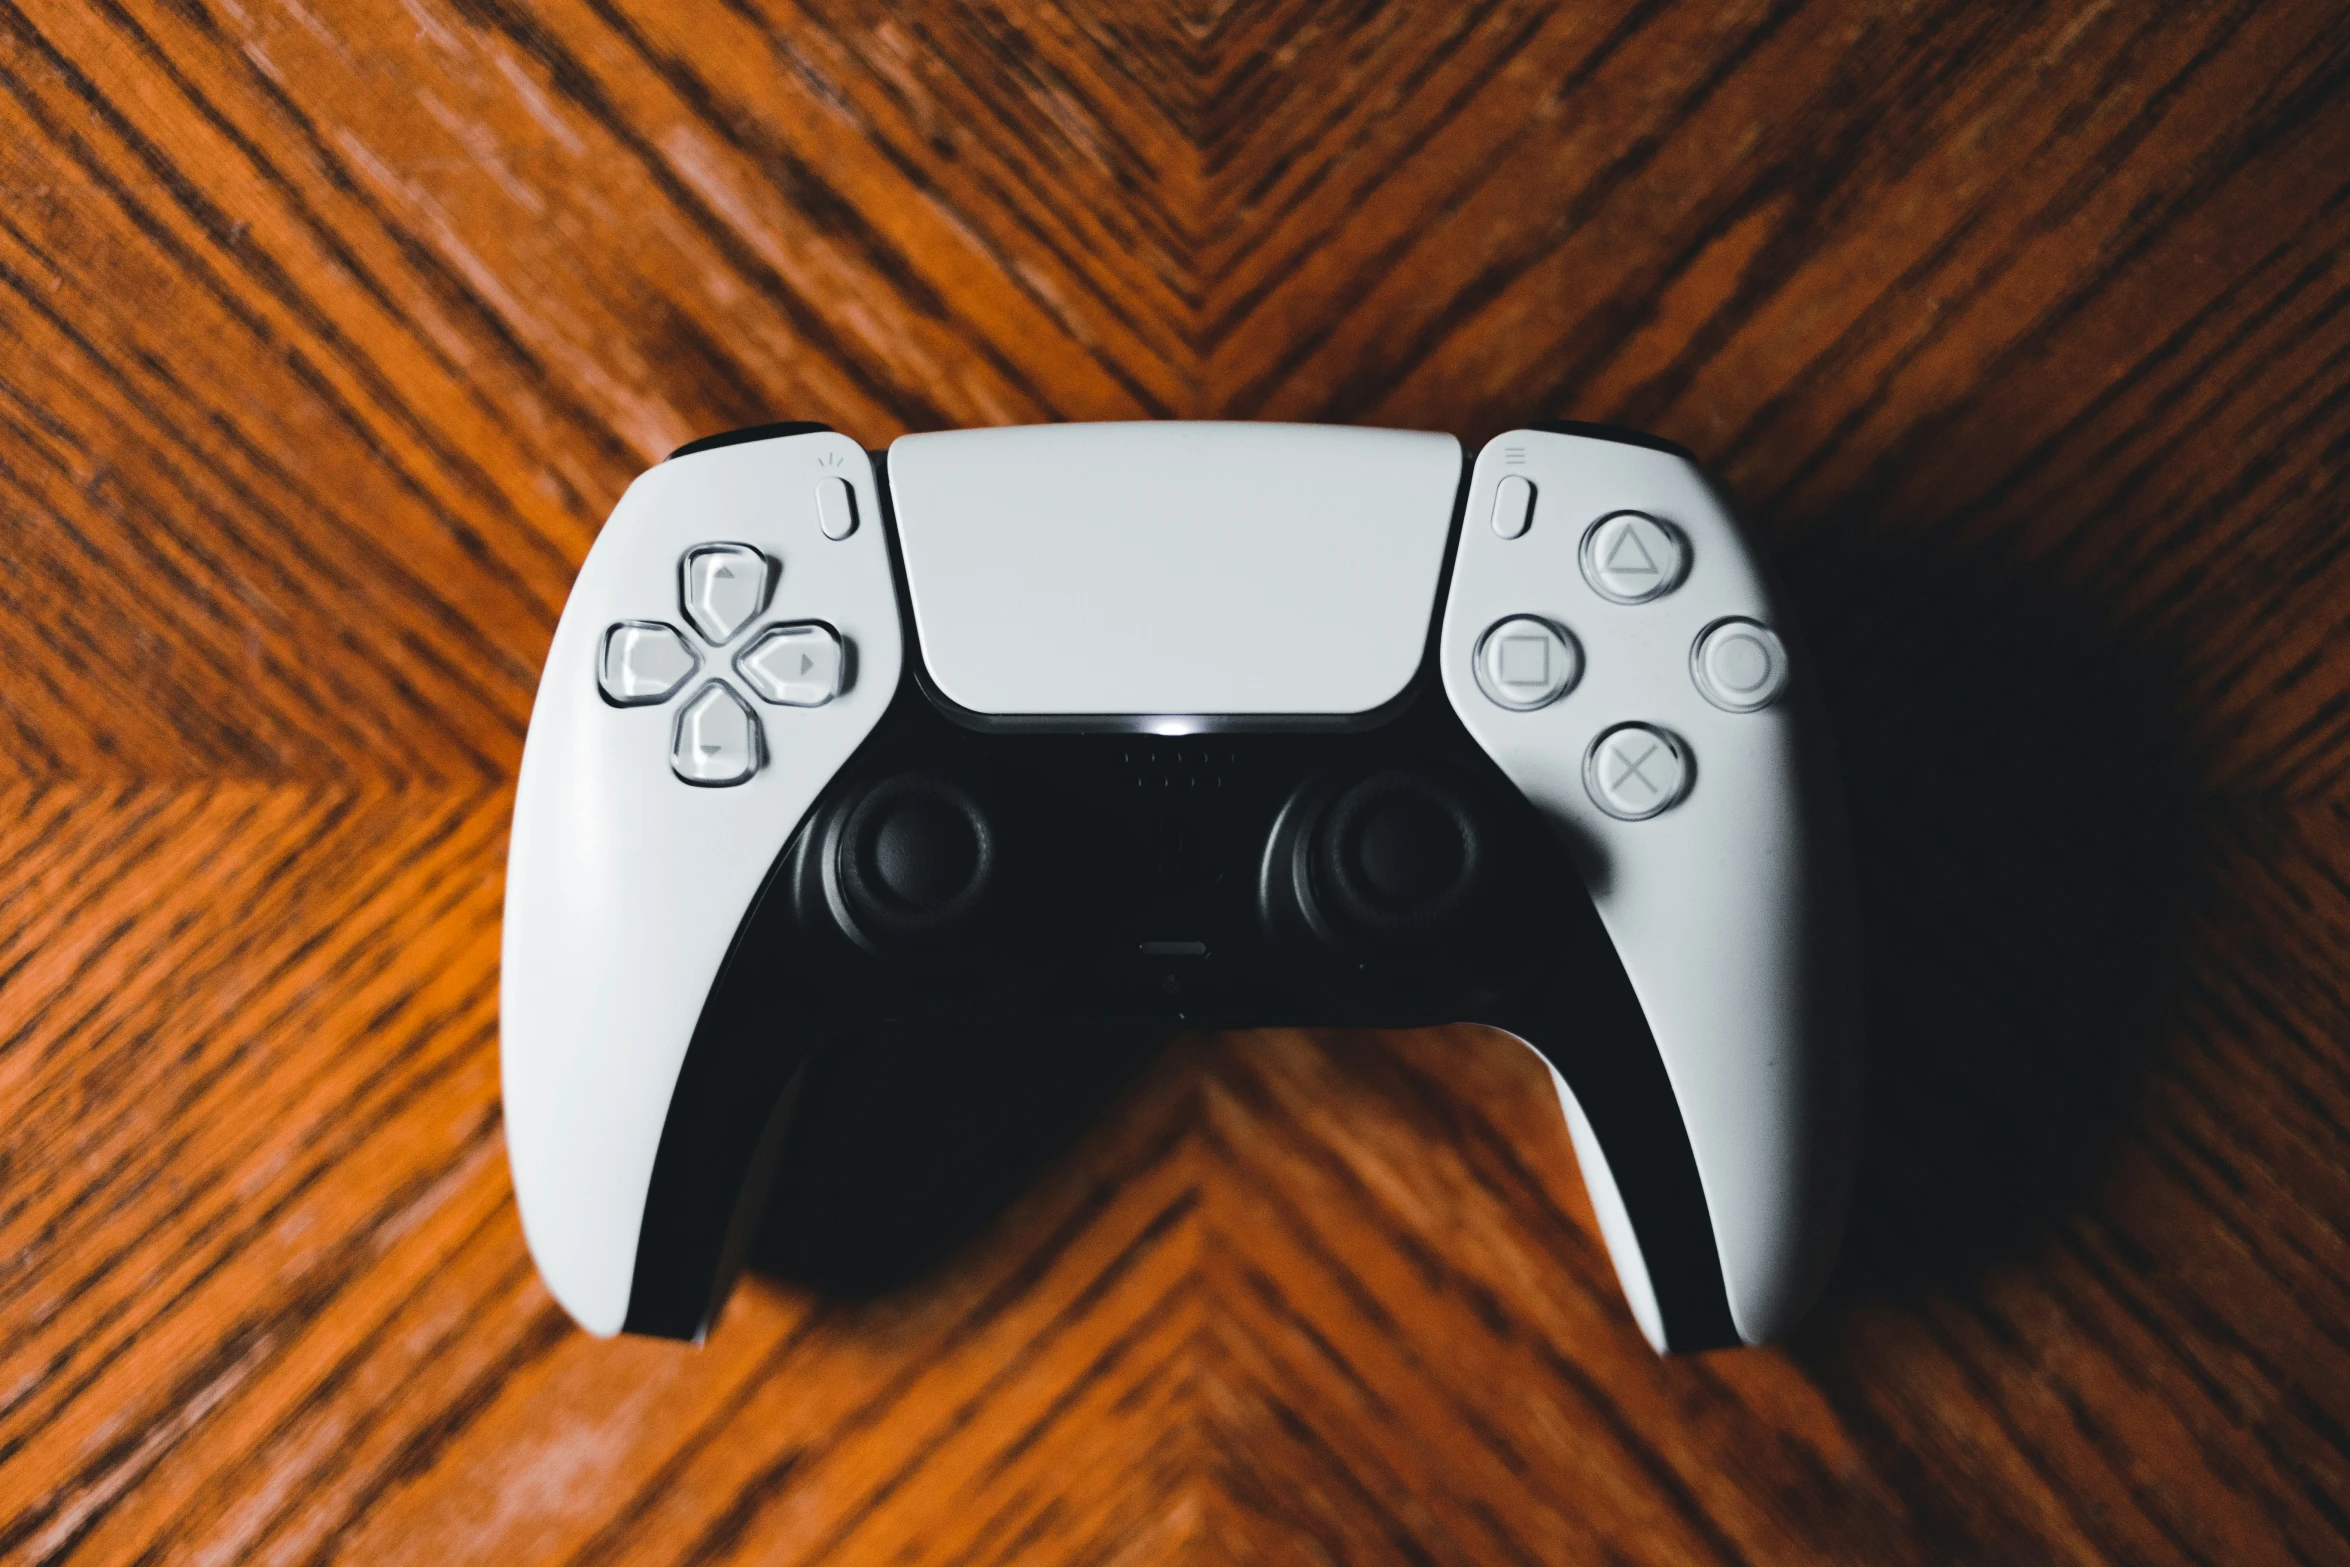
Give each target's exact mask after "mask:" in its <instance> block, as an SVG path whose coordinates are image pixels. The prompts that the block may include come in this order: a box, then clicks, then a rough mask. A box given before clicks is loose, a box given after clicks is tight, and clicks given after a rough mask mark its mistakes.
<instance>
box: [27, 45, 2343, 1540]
mask: <svg viewBox="0 0 2350 1567" xmlns="http://www.w3.org/2000/svg"><path fill="white" fill-rule="evenodd" d="M2346 307H2350V12H2345V11H2344V10H2343V9H2342V8H2341V7H2339V6H2337V5H2329V4H2325V3H2323V0H2291V3H2287V0H2275V3H2255V0H2234V3H2222V0H2191V3H2187V4H2182V5H2176V6H2163V7H2128V6H2120V7H2114V6H2106V7H2065V8H2050V9H2046V10H2042V9H2038V8H2028V7H2008V6H1980V5H1965V4H1959V3H1954V0H1913V3H1908V4H1901V5H1889V4H1888V5H1863V4H1848V3H1839V0H1725V3H1721V4H1715V5H1675V4H1665V3H1660V0H1595V3H1592V4H1588V5H1575V6H1565V7H1551V6H1542V5H1533V4H1525V3H1519V0H1469V3H1465V4H1460V5H1452V6H1411V5H1399V4H1375V3H1354V4H1346V5H1309V4H1305V3H1302V0H1273V3H1269V4H1266V5H1263V6H1258V7H1241V6H1237V5H1232V4H1229V3H1228V0H1163V3H1158V4H1140V5H1123V4H1105V3H1100V0H1029V3H1023V4H1020V5H1018V6H1015V7H1012V8H1009V9H1006V10H995V9H985V8H978V7H973V6H969V5H966V4H962V3H959V0H938V3H927V0H925V3H922V4H919V5H913V6H897V5H882V4H876V3H872V0H728V3H726V4H723V5H707V6H692V7H686V6H662V5H659V4H656V3H652V0H349V3H337V4H334V5H325V4H321V3H320V0H168V3H166V0H90V3H70V0H0V518H4V519H5V529H6V532H5V543H6V547H5V548H4V549H0V636H5V638H6V642H7V646H8V649H9V654H8V657H7V659H6V660H5V668H6V672H7V678H6V679H5V680H0V733H4V734H5V736H6V740H7V743H6V745H5V746H4V747H0V1558H5V1559H7V1560H12V1561H24V1562H63V1561H69V1560H70V1561H76V1562H142V1563H144V1562H166V1561H169V1562H182V1561H185V1562H231V1561H235V1562H267V1563H289V1564H290V1563H324V1562H328V1561H353V1562H409V1561H414V1562H453V1561H496V1562H523V1561H530V1562H539V1561H545V1562H565V1563H577V1564H588V1563H621V1562H649V1563H651V1562H658V1563H688V1562H693V1563H704V1562H734V1561H742V1562H751V1561H758V1562H777V1563H815V1562H824V1563H850V1562H860V1563H861V1562H873V1563H902V1564H916V1563H967V1564H985V1563H1012V1562H1020V1563H1029V1562H1039V1563H1042V1562H1079V1561H1084V1562H1100V1563H1115V1564H1119V1567H1143V1564H1148V1563H1162V1562H1165V1563H1178V1562H1179V1563H1211V1562H1252V1563H1256V1562H1264V1563H1273V1562H1297V1563H1342V1562H1343V1563H1385V1562H1405V1563H1423V1564H1433V1563H1442V1564H1453V1563H1535V1562H1541V1563H1556V1562H1613V1563H1690V1562H1697V1563H1723V1564H1755V1567H1761V1564H1767V1563H1783V1562H1807V1563H1808V1562H1826V1561H1835V1562H1854V1563H1872V1564H1878V1563H1908V1562H1916V1563H1935V1564H1950V1563H2018V1562H2034V1563H2037V1562H2068V1563H2071V1562H2082V1563H2087V1562H2129V1563H2151V1564H2171V1563H2231V1564H2233V1563H2242V1564H2268V1563H2277V1564H2284V1563H2303V1564H2310V1563H2328V1562H2345V1561H2350V1327H2346V1324H2350V1233H2346V1232H2350V1134H2346V1132H2345V1127H2346V1126H2350V990H2346V986H2345V974H2346V973H2350V963H2346V961H2345V959H2346V958H2350V635H2345V632H2346V631H2350V524H2346V523H2345V516H2346V515H2350V311H2346ZM1162 416H1228V417H1241V418H1292V419H1323V420H1336V421H1352V422H1380V423H1392V424H1399V425H1406V426H1421V427H1429V428H1438V429H1450V430H1453V431H1455V432H1456V433H1458V434H1460V435H1461V436H1462V437H1464V438H1465V439H1468V440H1472V441H1474V440H1481V439H1482V438H1484V437H1485V436H1487V435H1488V434H1490V433H1492V432H1493V431H1495V430H1498V429H1502V428H1505V427H1507V426H1508V425H1510V424H1512V423H1515V422H1517V421H1520V420H1522V419H1525V418H1529V417H1538V416H1566V417H1577V418H1587V419H1602V420H1612V421H1618V422H1625V423H1631V424H1638V425H1644V426H1647V427H1649V428H1653V429H1656V430H1658V431H1659V432H1660V433H1663V434H1666V435H1669V436H1672V437H1674V438H1676V439H1678V440H1680V441H1682V442H1684V443H1686V444H1687V445H1689V446H1691V447H1694V448H1696V449H1697V450H1698V451H1700V452H1701V453H1703V454H1705V455H1706V456H1708V457H1709V459H1710V460H1711V461H1712V462H1713V463H1714V465H1715V466H1716V468H1717V470H1718V471H1719V472H1720V474H1721V475H1722V476H1723V477H1724V479H1725V480H1726V481H1727V483H1728V484H1729V486H1730V487H1731V489H1732V490H1733V491H1734V492H1735V493H1736V494H1737V495H1738V496H1739V497H1740V498H1741V500H1742V501H1743V503H1744V504H1745V505H1746V507H1747V509H1748V510H1749V512H1750V514H1751V515H1752V517H1753V518H1754V520H1755V523H1756V526H1757V527H1758V528H1759V529H1760V530H1761V531H1762V533H1763V534H1764V535H1765V537H1767V538H1768V539H1769V540H1770V542H1771V543H1772V545H1773V547H1774V548H1775V549H1776V551H1777V552H1778V554H1779V556H1780V559H1781V561H1782V564H1783V565H1784V567H1785V569H1786V572H1787V574H1788V576H1789V578H1790V580H1791V582H1792V584H1793V589H1794V592H1795V595H1796V598H1797V600H1798V602H1799V603H1800V605H1801V607H1802V608H1803V610H1804V612H1805V615H1806V619H1807V628H1806V629H1807V631H1808V633H1809V640H1810V643H1811V645H1812V647H1813V649H1814V651H1815V653H1816V655H1817V658H1818V661H1819V664H1820V667H1821V668H1822V669H1823V670H1824V671H1825V672H1826V674H1827V678H1828V683H1829V698H1830V702H1831V706H1832V709H1833V717H1834V721H1835V727H1836V733H1837V737H1838V742H1839V745H1840V748H1841V750H1842V753H1843V755H1844V759H1845V765H1846V770H1847V773H1848V776H1849V782H1850V789H1851V794H1852V800H1853V809H1854V814H1855V818H1856V822H1855V831H1856V835H1857V839H1858V845H1859V850H1860V857H1861V863H1862V869H1863V878H1864V892H1865V894H1866V898H1867V904H1868V914H1869V921H1868V923H1869V933H1868V934H1869V971H1870V981H1869V986H1870V989H1869V1006H1870V1014H1871V1036H1872V1044H1871V1079H1870V1111H1869V1126H1870V1131H1869V1137H1868V1146H1867V1150H1866V1164H1865V1172H1864V1180H1863V1188H1862V1193H1861V1199H1860V1205H1859V1211H1858V1213H1857V1215H1856V1218H1855V1221H1854V1226H1853V1233H1852V1236H1851V1239H1850V1241H1849V1244H1848V1246H1847V1250H1846V1256H1845V1261H1844V1264H1843V1267H1842V1270H1841V1272H1840V1275H1839V1277H1838V1280H1837V1282H1836V1284H1835V1286H1834V1288H1833V1289H1832V1291H1831V1293H1830V1296H1829V1298H1828V1300H1827V1301H1826V1303H1825V1304H1824V1305H1823V1306H1822V1307H1821V1308H1820V1310H1819V1311H1818V1312H1817V1313H1816V1314H1815V1315H1814V1317H1813V1318H1812V1320H1811V1321H1810V1323H1809V1324H1808V1325H1807V1326H1806V1327H1805V1328H1804V1329H1803V1330H1802V1331H1801V1332H1800V1333H1799V1334H1798V1335H1797V1336H1796V1338H1795V1339H1794V1341H1793V1342H1792V1343H1789V1344H1787V1345H1783V1346H1779V1347H1775V1348H1772V1349H1768V1350H1761V1351H1742V1352H1729V1353H1718V1354H1714V1355H1709V1356H1705V1357H1701V1358H1695V1359H1686V1360H1676V1361H1672V1362H1659V1361H1658V1360H1656V1359H1655V1357H1653V1356H1651V1355H1650V1354H1649V1352H1648V1351H1647V1349H1646V1348H1645V1346H1644V1345H1643V1344H1642V1343H1641V1341H1640V1340H1639V1338H1638V1336H1637V1334H1636V1332H1635V1331H1634V1329H1633V1328H1632V1326H1631V1323H1630V1321H1629V1319H1628V1317H1627V1316H1626V1314H1625V1312H1624V1311H1623V1309H1622V1308H1621V1305H1620V1303H1619V1300H1618V1297H1617V1294H1616V1291H1615V1287H1614V1284H1613V1281H1612V1278H1611V1276H1610V1274H1609V1271H1608V1267H1607V1263H1606V1259H1605V1256H1604V1254H1603V1252H1602V1251H1601V1249H1600V1246H1599V1243H1598V1240H1597V1237H1596V1231H1595V1228H1594V1225H1593V1221H1592V1218H1591V1214H1590V1210H1589V1207H1588V1205H1587V1203H1586V1202H1585V1200H1584V1198H1583V1196H1582V1193H1581V1190H1580V1186H1579V1182H1578V1180H1577V1177H1576V1175H1575V1172H1574V1168H1573V1163H1572V1158H1571V1155H1570V1153H1569V1151H1568V1148H1567V1145H1566V1140H1565V1137H1564V1134H1563V1130H1562V1129H1561V1128H1560V1127H1559V1126H1558V1125H1557V1116H1556V1113H1555V1110H1546V1108H1545V1104H1544V1100H1545V1094H1544V1092H1543V1084H1542V1083H1541V1081H1540V1080H1539V1079H1538V1077H1537V1075H1536V1072H1535V1071H1534V1070H1533V1069H1531V1066H1530V1063H1529V1062H1528V1061H1527V1060H1524V1059H1521V1058H1520V1057H1519V1056H1518V1055H1517V1054H1515V1053H1514V1049H1515V1047H1513V1046H1510V1045H1509V1044H1508V1043H1507V1042H1506V1041H1503V1040H1500V1039H1498V1038H1497V1037H1494V1036H1488V1035H1483V1034H1480V1033H1476V1032H1474V1031H1452V1032H1443V1031H1439V1032H1431V1033H1424V1034H1410V1035H1389V1036H1354V1035H1345V1034H1306V1033H1293V1032H1283V1033H1263V1034H1253V1035H1236V1036H1181V1037H1162V1036H1157V1035H1143V1034H1136V1035H1134V1036H1131V1037H1126V1038H1108V1037H1104V1036H1103V1035H1101V1034H1099V1033H1090V1034H1079V1035H1072V1036H1069V1037H1058V1036H1048V1035H1042V1034H1040V1035H1038V1036H1035V1037H1021V1038H1006V1039H951V1040H942V1039H926V1038H884V1039H876V1040H873V1041H869V1042H867V1044H866V1045H864V1046H863V1047H862V1048H861V1049H859V1050H857V1051H854V1052H846V1053H844V1054H843V1055H842V1056H840V1057H838V1058H836V1059H834V1060H831V1061H829V1062H828V1063H827V1064H826V1067H825V1071H826V1073H827V1074H828V1076H827V1080H826V1084H825V1086H826V1088H827V1090H828V1096H827V1098H826V1099H825V1101H824V1102H825V1103H826V1104H827V1106H828V1107H829V1108H828V1109H827V1112H826V1115H827V1121H826V1126H827V1127H828V1131H827V1132H826V1134H825V1138H824V1141H823V1142H822V1143H821V1144H819V1145H817V1146H816V1147H815V1148H814V1149H813V1151H812V1152H807V1153H803V1154H796V1155H795V1156H794V1159H793V1161H792V1162H791V1163H789V1164H788V1165H787V1168H786V1170H785V1172H784V1174H783V1176H782V1178H781V1182H782V1192H781V1198H782V1200H781V1201H780V1202H779V1204H778V1208H779V1213H780V1214H781V1217H779V1219H778V1220H777V1222H776V1223H774V1224H773V1225H772V1226H771V1227H770V1232H769V1234H767V1235H766V1236H765V1237H763V1238H762V1242H761V1262H760V1272H759V1274H758V1276H756V1277H754V1278H753V1279H751V1280H750V1281H748V1282H747V1283H746V1284H745V1286H744V1287H743V1288H742V1289H741V1290H739V1291H738V1293H737V1295H736V1297H735V1298H734V1300H733V1302H732V1304H731V1305H730V1307H729V1309H728V1311H727V1313H726V1315H725V1317H724V1319H723V1320H722V1322H721V1324H720V1326H719V1329H718V1331H717V1332H716V1333H714V1334H713V1335H712V1337H711V1338H710V1340H709V1342H708V1343H707V1344H706V1345H705V1346H703V1347H700V1348H688V1347H681V1346H674V1345H667V1344H658V1343H647V1342H619V1343H599V1342H594V1341H590V1340H588V1339H586V1338H584V1337H582V1336H581V1335H579V1334H578V1333H577V1332H575V1331H574V1330H572V1329H571V1328H570V1327H569V1326H568V1325H567V1324H566V1322H565V1320H564V1319H563V1317H562V1316H561V1314H560V1313H559V1311H558V1310H557V1309H556V1308H555V1307H554V1305H553V1304H552V1302H551V1301H550V1300H549V1298H548V1296H547V1295H546V1294H545V1292H544V1290H543V1289H542V1288H541V1287H540V1285H539V1284H538V1282H537V1280H536V1278H535V1277H534V1275H533V1273H532V1271H531V1268H530V1265H529V1261H528V1258H527V1257H526V1255H525V1253H524V1251H523V1248H522V1243H521V1237H520V1233H519V1230H518V1227H517V1224H516V1220H515V1215H514V1208H513V1202H512V1197H511V1193H510V1190H509V1188H508V1184H507V1178H506V1172H505V1167H504V1157H503V1148H502V1144H501V1141H500V1132H499V1116H498V1098H497V1064H496V1033H497V1016H496V978H497V937H498V915H499V898H500V873H501V865H502V857H503V848H504V835H505V825H506V816H507V812H508V809H509V805H510V799H511V796H510V791H509V781H510V779H511V777H512V775H513V771H514V768H515V764H516V760H517V757H518V754H519V751H520V747H521V741H522V734H523V729H524V725H525V723H526V721H527V717H528V713H529V708H530V700H531V694H532V689H533V685H534V682H535V679H536V674H537V669H538V664H539V660H540V658H541V657H542V655H543V652H544V649H545V647H546V643H547V639H548V636H549V634H550V632H551V629H552V626H553V623H554V619H555V616H556V614H557V612H558V610H559V608H560V606H561V603H562V599H563V594H564V591H565V588H566V585H567V583H568V581H569V579H570V575H571V573H572V571H573V570H574V569H575V568H576V566H577V564H578V561H579V559H580V557H581V555H582V554H583V552H584V551H585V549H586V548H587V545H588V543H589V541H590V539H591V538H592V537H593V535H594V532H595V529H596V527H597V525H598V523H599V522H600V520H601V518H602V517H603V515H604V514H605V512H606V510H607V509H608V507H609V506H610V504H611V503H612V501H613V499H614V498H615V496H616V495H617V494H618V493H619V491H620V489H621V488H622V487H623V486H624V485H625V484H626V483H627V481H628V480H629V479H630V478H631V477H632V476H633V474H634V473H635V472H637V471H638V470H639V469H640V468H642V467H643V466H645V465H646V464H648V463H650V462H651V461H653V460H654V459H655V458H657V457H658V456H659V455H660V454H661V453H662V452H664V451H665V450H667V449H668V448H670V447H671V446H674V445H676V444H678V443H679V442H682V441H684V440H686V439H688V438H690V437H693V436H695V435H699V434H703V433H707V432H710V431H712V430H716V429H723V428H727V427H730V426H735V425H741V424H747V423H753V422H758V421H760V420H763V419H767V418H777V417H797V418H814V419H821V420H825V421H827V422H829V423H832V424H834V425H835V426H837V427H839V428H842V429H844V430H847V431H850V432H852V433H854V434H856V435H858V436H859V437H860V438H862V439H864V440H865V441H866V442H867V443H868V444H869V445H874V446H879V445H881V444H882V443H884V442H886V441H887V440H888V439H890V438H891V437H893V436H895V435H896V434H898V433H900V432H902V431H906V430H910V429H922V428H931V427H936V426H942V425H962V424H985V423H996V422H1010V421H1034V420H1050V419H1093V418H1130V417H1162Z"/></svg>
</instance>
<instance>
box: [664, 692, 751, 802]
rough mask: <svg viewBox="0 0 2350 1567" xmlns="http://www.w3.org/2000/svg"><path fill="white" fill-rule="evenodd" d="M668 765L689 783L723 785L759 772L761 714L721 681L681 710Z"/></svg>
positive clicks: (695, 697)
mask: <svg viewBox="0 0 2350 1567" xmlns="http://www.w3.org/2000/svg"><path fill="white" fill-rule="evenodd" d="M669 766H670V768H671V769H672V770H673V771H674V772H675V773H676V774H677V776H678V777H680V778H682V779H684V780H685V781H686V782H687V783H690V784H702V785H705V786H708V787H711V788H722V787H724V786H725V785H727V784H738V783H742V782H743V781H745V780H746V779H748V778H749V777H750V776H751V775H752V774H753V773H755V772H757V771H758V770H759V718H758V715H757V714H755V713H753V712H752V711H751V708H750V704H749V703H747V702H745V701H744V700H743V699H742V698H741V697H739V696H736V695H735V694H734V693H733V692H732V691H729V690H728V689H726V687H725V686H724V685H723V684H721V683H720V682H718V681H715V680H713V681H711V682H710V683H709V684H708V685H706V686H704V687H702V689H701V690H700V691H698V692H696V693H695V694H694V699H693V700H692V701H690V702H688V703H686V705H685V706H684V707H683V708H682V709H680V710H679V712H678V715H677V734H676V737H675V739H673V740H672V741H671V742H670V746H669Z"/></svg>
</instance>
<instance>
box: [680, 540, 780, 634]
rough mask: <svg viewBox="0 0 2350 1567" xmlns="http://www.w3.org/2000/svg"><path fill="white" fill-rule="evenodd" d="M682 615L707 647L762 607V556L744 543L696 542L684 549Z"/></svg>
mask: <svg viewBox="0 0 2350 1567" xmlns="http://www.w3.org/2000/svg"><path fill="white" fill-rule="evenodd" d="M682 575H683V578H684V581H683V583H682V585H681V596H682V597H683V598H684V600H685V618H686V619H688V620H690V621H692V622H693V623H694V629H695V630H696V631H699V632H700V633H701V634H702V636H703V638H704V639H705V640H706V641H708V642H709V644H710V645H711V646H712V647H719V646H723V645H724V644H725V642H726V641H727V639H728V638H730V637H732V636H733V635H734V634H735V633H736V632H738V631H740V630H742V628H743V627H745V626H747V625H749V624H750V623H751V620H752V618H753V617H754V616H756V615H757V614H758V613H759V611H761V610H763V609H765V608H766V607H767V557H766V556H764V555H762V554H760V553H759V552H758V551H757V550H755V549H753V548H751V547H750V546H749V545H748V544H698V545H696V546H694V548H692V549H690V550H688V551H686V553H685V563H684V568H683V572H682Z"/></svg>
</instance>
